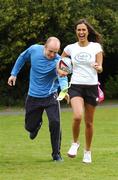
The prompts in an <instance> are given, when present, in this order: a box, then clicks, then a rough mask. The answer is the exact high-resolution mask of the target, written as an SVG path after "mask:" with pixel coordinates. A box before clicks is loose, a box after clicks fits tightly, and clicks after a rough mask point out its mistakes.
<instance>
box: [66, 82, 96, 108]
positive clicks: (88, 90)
mask: <svg viewBox="0 0 118 180" xmlns="http://www.w3.org/2000/svg"><path fill="white" fill-rule="evenodd" d="M68 93H69V95H70V99H72V98H73V97H77V96H78V97H82V98H83V99H84V102H86V103H88V104H91V105H93V106H96V105H97V104H98V85H78V84H71V87H70V88H69V90H68Z"/></svg>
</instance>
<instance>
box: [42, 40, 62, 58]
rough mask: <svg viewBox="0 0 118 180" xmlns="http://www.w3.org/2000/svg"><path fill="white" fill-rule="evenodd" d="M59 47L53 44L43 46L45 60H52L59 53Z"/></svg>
mask: <svg viewBox="0 0 118 180" xmlns="http://www.w3.org/2000/svg"><path fill="white" fill-rule="evenodd" d="M59 48H60V47H59V45H56V44H54V43H49V44H46V45H45V49H44V53H45V56H46V58H48V59H53V58H55V56H56V54H57V53H58V51H59Z"/></svg>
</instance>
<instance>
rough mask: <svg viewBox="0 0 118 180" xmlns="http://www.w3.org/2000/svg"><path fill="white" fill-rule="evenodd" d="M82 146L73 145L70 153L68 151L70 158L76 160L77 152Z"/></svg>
mask: <svg viewBox="0 0 118 180" xmlns="http://www.w3.org/2000/svg"><path fill="white" fill-rule="evenodd" d="M79 146H80V144H78V143H72V145H71V147H70V149H69V151H68V153H67V154H68V156H69V157H71V158H74V157H75V156H76V155H77V150H78V149H79Z"/></svg>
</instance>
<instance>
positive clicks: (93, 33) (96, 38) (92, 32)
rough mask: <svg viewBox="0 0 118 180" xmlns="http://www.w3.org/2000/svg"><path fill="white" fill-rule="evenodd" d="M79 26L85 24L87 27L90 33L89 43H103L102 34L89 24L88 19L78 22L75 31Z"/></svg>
mask: <svg viewBox="0 0 118 180" xmlns="http://www.w3.org/2000/svg"><path fill="white" fill-rule="evenodd" d="M79 24H85V25H86V26H87V29H88V32H89V35H88V41H92V42H98V43H102V37H101V34H99V33H98V32H97V31H95V29H94V28H93V27H92V26H91V25H90V24H89V23H88V22H87V20H86V19H80V20H79V21H77V22H76V23H75V26H74V29H75V30H76V29H77V26H78V25H79Z"/></svg>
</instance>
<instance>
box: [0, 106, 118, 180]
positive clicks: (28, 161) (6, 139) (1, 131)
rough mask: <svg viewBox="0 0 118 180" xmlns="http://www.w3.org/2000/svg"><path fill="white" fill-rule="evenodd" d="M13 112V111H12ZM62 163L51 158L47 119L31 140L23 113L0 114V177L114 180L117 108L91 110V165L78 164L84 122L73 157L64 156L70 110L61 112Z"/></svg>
mask: <svg viewBox="0 0 118 180" xmlns="http://www.w3.org/2000/svg"><path fill="white" fill-rule="evenodd" d="M12 112H13V111H12ZM61 116H62V120H61V124H62V148H61V153H62V156H63V158H64V162H61V163H56V162H53V161H52V158H51V145H50V138H49V130H48V120H47V117H46V116H45V114H44V122H43V126H42V128H41V130H40V132H39V134H38V136H37V138H36V139H35V140H33V141H32V140H30V139H29V137H28V133H27V132H26V131H25V130H24V113H22V112H21V113H19V114H15V113H14V114H10V113H8V112H6V113H5V114H0V180H118V107H117V106H113V107H112V106H102V107H98V108H97V110H96V113H95V121H94V138H93V143H92V160H93V162H92V164H88V165H87V164H84V163H82V158H83V149H84V122H83V121H82V125H81V134H80V143H81V146H80V149H79V151H78V155H77V157H76V158H74V159H71V158H68V157H67V151H68V149H69V147H70V144H71V142H72V133H71V121H72V112H71V111H67V110H66V111H62V113H61Z"/></svg>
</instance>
